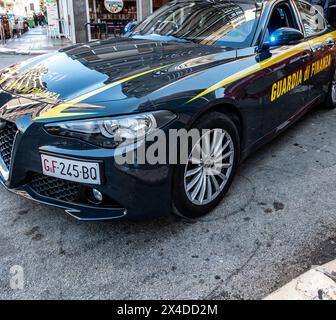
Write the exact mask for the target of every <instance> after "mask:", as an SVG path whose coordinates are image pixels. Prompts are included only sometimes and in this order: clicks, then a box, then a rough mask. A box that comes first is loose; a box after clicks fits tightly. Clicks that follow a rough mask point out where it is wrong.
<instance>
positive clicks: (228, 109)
mask: <svg viewBox="0 0 336 320" xmlns="http://www.w3.org/2000/svg"><path fill="white" fill-rule="evenodd" d="M209 112H220V113H223V114H225V115H226V116H228V117H229V118H230V119H231V120H232V121H233V123H234V124H235V126H236V127H237V130H238V133H239V139H240V147H241V151H242V150H243V146H244V140H245V139H244V133H245V130H244V118H243V115H242V113H241V110H240V108H239V107H238V106H237V105H236V103H234V102H227V101H226V102H219V103H216V104H213V105H210V106H208V107H207V108H205V109H204V110H203V112H202V113H201V114H199V116H198V117H197V119H196V120H195V121H194V122H196V121H197V120H198V119H199V118H201V117H203V116H204V115H205V114H206V113H209Z"/></svg>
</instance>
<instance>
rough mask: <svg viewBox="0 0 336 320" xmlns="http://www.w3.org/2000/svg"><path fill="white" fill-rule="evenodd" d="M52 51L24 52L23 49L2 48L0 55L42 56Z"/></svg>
mask: <svg viewBox="0 0 336 320" xmlns="http://www.w3.org/2000/svg"><path fill="white" fill-rule="evenodd" d="M50 51H51V50H22V49H8V48H0V54H8V55H30V56H34V55H41V54H46V53H49V52H50Z"/></svg>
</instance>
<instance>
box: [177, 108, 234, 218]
mask: <svg viewBox="0 0 336 320" xmlns="http://www.w3.org/2000/svg"><path fill="white" fill-rule="evenodd" d="M194 128H196V129H199V130H206V131H205V133H202V135H201V138H200V139H199V140H198V141H197V142H196V144H195V145H193V146H192V147H191V148H190V150H189V160H188V163H187V164H186V165H179V166H177V168H176V171H175V175H174V190H173V202H174V203H173V204H174V210H175V213H177V214H178V215H180V216H182V217H185V218H190V219H193V218H198V217H201V216H203V215H205V214H207V213H209V212H210V211H211V210H213V209H214V208H215V207H216V206H217V205H218V204H219V202H220V201H221V200H222V199H223V198H224V196H225V194H226V193H227V191H228V190H229V188H230V186H231V184H232V181H233V178H234V175H235V173H236V171H237V166H238V163H239V155H240V141H239V134H238V130H237V128H236V126H235V124H234V123H233V122H232V120H231V119H230V118H229V117H227V116H226V115H224V114H222V113H218V112H213V113H211V114H209V115H207V116H206V117H203V118H201V119H200V120H199V121H198V122H197V123H196V124H195V126H194Z"/></svg>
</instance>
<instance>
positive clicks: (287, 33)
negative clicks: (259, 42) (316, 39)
mask: <svg viewBox="0 0 336 320" xmlns="http://www.w3.org/2000/svg"><path fill="white" fill-rule="evenodd" d="M303 39H304V35H303V33H302V32H301V31H299V30H297V29H293V28H280V29H277V30H275V31H274V32H273V33H272V35H271V38H270V46H286V45H291V44H297V43H299V42H301V41H302V40H303Z"/></svg>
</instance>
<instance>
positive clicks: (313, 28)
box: [295, 1, 327, 37]
mask: <svg viewBox="0 0 336 320" xmlns="http://www.w3.org/2000/svg"><path fill="white" fill-rule="evenodd" d="M295 2H296V5H297V7H298V10H299V12H300V16H301V19H302V23H303V27H304V33H305V36H306V37H310V36H313V35H315V34H317V33H320V32H323V31H324V30H325V29H326V27H327V26H326V22H325V19H324V17H323V16H322V15H321V13H320V12H319V11H318V10H317V9H316V8H315V7H313V6H311V5H310V4H308V3H306V2H302V1H295Z"/></svg>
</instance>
